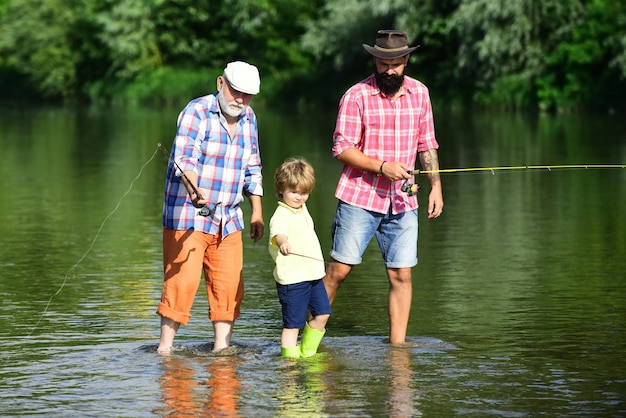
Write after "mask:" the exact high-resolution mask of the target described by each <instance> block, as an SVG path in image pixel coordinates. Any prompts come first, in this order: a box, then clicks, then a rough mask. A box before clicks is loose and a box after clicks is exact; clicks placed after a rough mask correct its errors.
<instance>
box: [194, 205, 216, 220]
mask: <svg viewBox="0 0 626 418" xmlns="http://www.w3.org/2000/svg"><path fill="white" fill-rule="evenodd" d="M215 208H216V205H215V204H213V203H211V205H210V206H209V205H208V204H207V205H204V206H203V207H202V208H201V209H200V210H199V211H198V215H200V216H204V217H208V216H213V214H214V213H215Z"/></svg>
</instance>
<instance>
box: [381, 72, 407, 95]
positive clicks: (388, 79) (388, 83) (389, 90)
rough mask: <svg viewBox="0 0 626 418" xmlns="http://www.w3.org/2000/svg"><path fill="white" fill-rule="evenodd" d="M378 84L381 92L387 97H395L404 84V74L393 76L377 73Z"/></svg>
mask: <svg viewBox="0 0 626 418" xmlns="http://www.w3.org/2000/svg"><path fill="white" fill-rule="evenodd" d="M375 77H376V84H378V88H379V90H380V91H381V92H382V93H383V94H384V95H386V96H393V95H394V94H396V93H397V92H398V91H399V90H400V87H402V83H403V82H404V74H401V75H398V74H391V75H388V74H387V73H378V72H377V73H375Z"/></svg>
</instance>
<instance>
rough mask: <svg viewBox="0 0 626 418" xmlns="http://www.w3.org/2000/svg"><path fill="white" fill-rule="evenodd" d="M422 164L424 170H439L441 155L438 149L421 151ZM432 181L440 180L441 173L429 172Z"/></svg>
mask: <svg viewBox="0 0 626 418" xmlns="http://www.w3.org/2000/svg"><path fill="white" fill-rule="evenodd" d="M419 158H420V164H421V165H422V170H424V171H436V170H439V157H438V155H437V150H436V149H429V150H426V151H422V152H420V153H419ZM428 179H429V180H430V182H431V183H432V182H434V181H439V173H428Z"/></svg>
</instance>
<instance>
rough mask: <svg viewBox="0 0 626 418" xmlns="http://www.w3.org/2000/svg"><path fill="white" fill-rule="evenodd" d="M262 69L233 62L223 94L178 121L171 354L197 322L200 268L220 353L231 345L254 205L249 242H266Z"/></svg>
mask: <svg viewBox="0 0 626 418" xmlns="http://www.w3.org/2000/svg"><path fill="white" fill-rule="evenodd" d="M259 88H260V78H259V72H258V70H257V68H256V67H255V66H253V65H250V64H248V63H245V62H241V61H236V62H231V63H229V64H228V65H227V66H226V68H225V69H224V72H223V74H222V75H221V76H219V77H218V78H217V92H215V93H214V94H210V95H208V96H204V97H200V98H197V99H195V100H192V101H191V102H190V103H189V104H187V106H186V107H185V108H184V109H183V111H182V112H181V113H180V115H179V116H178V128H177V133H176V138H175V139H174V144H173V146H172V151H171V157H170V164H169V167H168V170H167V179H166V186H165V203H164V207H163V228H164V229H163V265H164V271H165V277H164V281H163V290H162V295H161V303H160V304H159V307H158V309H157V314H159V315H161V338H160V342H159V346H158V348H157V351H158V352H159V353H164V354H165V353H169V352H170V351H171V350H172V346H173V343H174V337H175V336H176V332H177V331H178V328H179V326H180V324H183V325H186V324H187V323H188V321H189V319H190V318H191V314H190V311H191V306H192V304H193V301H194V298H195V295H196V292H197V290H198V286H199V284H200V278H201V276H202V271H203V270H204V278H205V282H206V289H207V297H208V300H209V318H210V319H211V321H212V323H213V330H214V333H215V342H214V345H213V350H214V351H218V350H221V349H223V348H226V347H228V346H229V345H230V340H231V336H232V330H233V324H234V321H235V319H237V318H238V317H239V314H240V307H241V302H242V300H243V292H244V287H243V277H242V269H243V242H242V230H243V228H244V220H243V213H242V210H241V208H240V203H241V202H242V201H243V197H244V196H247V197H248V199H249V201H250V204H251V207H252V214H251V221H250V238H252V240H253V241H254V242H257V241H259V240H260V239H261V238H262V237H263V232H264V224H263V213H262V208H261V196H262V195H263V188H262V175H261V156H260V153H259V143H258V129H257V120H256V115H255V114H254V112H253V110H252V108H250V106H249V105H250V102H251V100H252V97H253V96H254V95H255V94H257V93H258V92H259Z"/></svg>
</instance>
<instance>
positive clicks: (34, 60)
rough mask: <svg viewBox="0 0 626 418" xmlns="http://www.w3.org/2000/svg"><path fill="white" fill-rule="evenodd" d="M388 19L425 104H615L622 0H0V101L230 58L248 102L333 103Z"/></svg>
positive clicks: (114, 95) (619, 88) (86, 90)
mask: <svg viewBox="0 0 626 418" xmlns="http://www.w3.org/2000/svg"><path fill="white" fill-rule="evenodd" d="M389 28H394V29H401V30H404V31H406V32H407V33H408V35H409V37H410V42H411V44H412V45H417V44H419V45H420V48H419V49H418V50H417V51H416V52H415V53H414V54H413V56H412V57H411V62H410V64H409V67H408V69H407V73H408V74H410V75H412V76H414V77H416V78H418V79H420V80H421V81H423V82H424V83H425V84H426V85H427V86H429V88H430V89H431V92H432V95H433V96H434V97H435V98H436V99H435V100H436V101H437V102H439V103H442V102H445V103H447V104H449V105H458V106H474V107H476V106H479V107H486V108H502V109H540V110H548V111H553V110H581V109H584V110H600V111H607V110H613V109H620V108H625V107H626V99H625V97H626V3H625V2H624V1H623V0H422V1H415V0H0V98H2V99H4V100H9V99H10V100H16V99H22V100H23V99H28V100H51V101H65V102H91V103H93V102H105V103H109V102H112V103H157V104H158V103H179V102H180V101H185V100H187V99H189V98H191V97H195V96H198V95H201V94H206V93H209V92H211V91H213V89H214V88H215V78H216V76H217V75H219V74H220V73H221V71H222V69H223V67H224V65H225V63H227V62H229V61H232V60H237V59H241V60H246V61H249V62H251V63H254V64H255V65H257V66H258V67H259V70H260V72H261V77H262V87H261V94H260V95H259V98H258V99H257V101H261V102H265V103H267V104H271V105H284V106H285V107H289V108H300V109H306V108H311V107H314V106H324V105H328V104H330V105H333V106H334V105H336V102H337V100H338V99H339V97H340V96H341V94H342V93H343V92H344V91H345V89H346V88H347V87H348V86H350V85H351V84H352V83H354V82H355V81H357V80H359V79H361V78H365V77H366V76H367V75H368V74H369V73H370V72H371V70H372V64H371V58H370V56H369V55H368V54H367V53H366V52H365V51H364V50H363V48H362V46H361V45H362V44H363V43H367V44H370V45H371V44H372V43H373V42H374V37H375V33H376V31H377V30H378V29H389Z"/></svg>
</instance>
